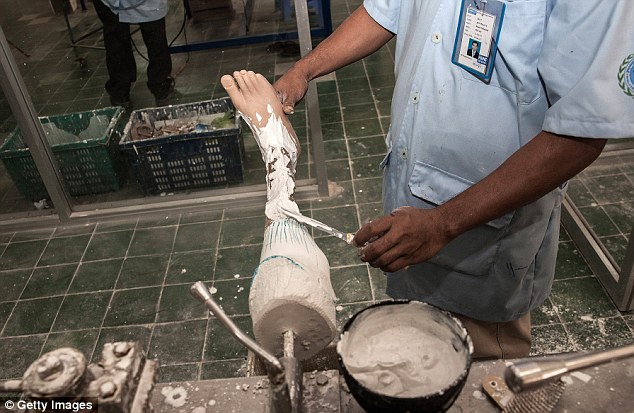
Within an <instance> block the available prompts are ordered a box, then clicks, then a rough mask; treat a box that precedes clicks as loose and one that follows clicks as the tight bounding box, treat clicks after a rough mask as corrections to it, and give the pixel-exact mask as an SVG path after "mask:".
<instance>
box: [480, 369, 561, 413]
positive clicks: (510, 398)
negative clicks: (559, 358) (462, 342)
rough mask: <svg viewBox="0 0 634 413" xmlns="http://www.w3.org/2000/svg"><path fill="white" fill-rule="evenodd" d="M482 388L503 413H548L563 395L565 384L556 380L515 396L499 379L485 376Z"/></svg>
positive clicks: (502, 380)
mask: <svg viewBox="0 0 634 413" xmlns="http://www.w3.org/2000/svg"><path fill="white" fill-rule="evenodd" d="M482 388H483V389H484V392H485V393H486V394H487V395H488V396H489V397H490V398H491V399H492V400H493V401H494V402H495V404H496V405H497V406H498V407H499V408H500V409H501V410H502V412H504V413H549V412H551V411H552V410H553V409H554V408H555V406H556V405H557V402H558V401H559V399H560V398H561V396H562V395H563V393H564V390H565V388H566V384H565V383H564V382H563V381H561V380H556V381H553V382H550V383H547V384H545V385H544V386H542V387H539V388H536V389H534V390H528V391H525V392H521V393H517V394H516V393H513V391H512V390H511V389H509V387H508V386H507V385H506V383H505V382H504V379H502V378H501V377H498V376H487V377H485V378H484V381H483V382H482Z"/></svg>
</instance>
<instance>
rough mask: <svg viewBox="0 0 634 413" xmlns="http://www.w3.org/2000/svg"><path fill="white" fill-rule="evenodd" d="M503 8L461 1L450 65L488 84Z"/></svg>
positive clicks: (481, 0) (484, 0)
mask: <svg viewBox="0 0 634 413" xmlns="http://www.w3.org/2000/svg"><path fill="white" fill-rule="evenodd" d="M505 9H506V4H504V3H502V2H501V1H497V0H462V5H461V9H460V21H459V23H458V29H457V31H456V41H455V43H454V47H453V54H452V57H451V62H452V63H453V64H455V65H458V66H460V67H461V68H463V69H465V70H466V71H468V72H470V73H472V74H474V75H475V76H477V77H478V78H480V79H482V80H484V81H485V82H488V81H489V80H491V74H492V73H493V63H494V62H495V55H496V53H497V46H498V39H499V38H500V31H501V30H502V21H503V20H504V10H505Z"/></svg>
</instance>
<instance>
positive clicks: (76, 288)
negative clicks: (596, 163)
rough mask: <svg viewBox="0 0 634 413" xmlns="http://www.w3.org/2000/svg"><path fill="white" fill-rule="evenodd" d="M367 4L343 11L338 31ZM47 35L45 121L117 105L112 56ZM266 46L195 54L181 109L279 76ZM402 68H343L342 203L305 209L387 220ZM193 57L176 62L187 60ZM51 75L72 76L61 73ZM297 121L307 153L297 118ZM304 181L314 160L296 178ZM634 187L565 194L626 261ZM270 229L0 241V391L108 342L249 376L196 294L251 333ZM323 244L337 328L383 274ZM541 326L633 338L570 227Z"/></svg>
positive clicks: (42, 87)
mask: <svg viewBox="0 0 634 413" xmlns="http://www.w3.org/2000/svg"><path fill="white" fill-rule="evenodd" d="M358 3H359V1H358V0H354V1H351V0H347V1H346V0H333V1H332V5H333V20H334V22H335V24H337V23H338V22H340V21H341V19H342V18H343V17H345V15H347V14H348V13H349V10H350V8H351V7H353V5H354V4H358ZM32 14H33V15H29V16H30V17H32V19H31V20H30V21H40V20H38V19H40V18H41V17H42V16H40V14H39V13H35V12H34V13H32ZM35 14H37V16H35ZM42 14H45V13H42ZM29 16H25V18H26V17H29ZM14 20H17V19H14ZM5 23H6V21H5V20H2V27H3V30H4V31H5V34H6V35H7V36H8V37H11V36H12V35H13V36H14V38H18V39H19V38H21V37H20V33H21V30H28V29H27V28H21V26H19V25H16V26H15V27H14V25H11V24H7V25H6V26H5ZM33 24H36V23H33ZM37 24H45V23H41V22H40V23H37ZM93 24H94V22H93ZM86 26H87V27H92V25H90V24H88V23H86ZM10 28H14V29H15V30H13V31H12V30H9V29H10ZM22 33H23V32H22ZM37 33H38V35H37V36H33V35H30V36H29V37H28V38H35V39H36V40H37V41H38V42H41V43H42V44H46V42H47V41H48V39H51V40H50V42H52V43H53V47H49V48H48V49H46V47H44V46H42V47H41V50H40V49H38V53H39V52H41V53H42V54H43V58H42V59H41V60H39V61H37V62H35V63H34V62H31V63H29V64H26V67H25V68H24V73H23V76H25V81H27V83H31V82H33V83H32V84H30V88H32V90H33V91H34V92H33V93H34V101H35V102H36V106H37V107H38V108H40V111H41V113H63V112H65V111H67V112H69V111H77V110H86V109H90V108H93V107H100V106H104V105H107V102H106V99H107V98H105V97H104V95H103V90H102V83H103V81H104V79H105V71H104V69H103V66H99V65H97V66H96V68H95V66H93V65H91V64H90V62H93V61H101V60H102V59H103V57H102V56H101V53H102V51H90V50H89V51H86V52H84V51H82V53H85V55H87V56H88V59H89V60H88V61H89V67H90V68H91V69H90V70H91V72H90V76H87V75H85V73H84V75H85V76H84V75H82V74H81V73H83V72H82V71H83V70H84V69H80V68H78V66H77V62H75V61H74V59H73V56H72V53H73V52H72V51H71V50H69V48H68V46H67V45H66V44H65V43H64V42H63V41H62V40H63V39H64V37H65V36H66V33H65V32H64V30H63V28H62V29H59V27H58V28H57V31H52V32H48V33H40V32H39V31H37ZM265 46H266V45H249V46H241V47H235V48H231V49H224V50H209V51H204V52H198V53H192V54H191V56H189V57H188V58H189V61H188V62H187V65H186V68H185V69H184V70H183V71H182V72H181V74H180V75H179V77H178V79H177V88H178V91H179V93H180V95H179V96H178V99H180V100H181V101H182V102H194V101H197V100H200V99H207V98H210V97H218V96H222V95H224V93H223V92H222V90H220V88H219V86H218V85H217V80H218V77H219V75H220V74H222V73H225V72H228V71H232V70H234V69H239V68H242V67H244V66H245V65H246V66H248V68H251V69H253V70H256V71H260V72H263V73H264V74H266V75H267V76H269V77H270V78H271V79H272V78H273V77H274V76H275V74H276V73H275V67H276V65H278V64H282V63H288V62H289V61H292V60H293V58H280V57H279V56H277V55H271V54H269V53H267V52H266V51H265V50H264V49H265ZM43 50H50V51H49V52H44V51H43ZM34 53H35V51H34ZM392 56H393V50H392V48H391V46H388V47H386V48H384V49H383V50H381V51H379V52H378V53H376V54H375V55H373V56H371V57H369V58H367V59H365V60H364V61H362V62H359V63H355V64H353V65H351V66H349V67H347V68H344V69H342V70H339V71H338V72H337V74H336V80H329V81H326V82H322V83H319V85H318V91H319V97H320V105H321V117H322V122H323V125H322V127H323V133H324V140H325V150H326V158H327V159H328V161H327V166H328V175H329V179H330V180H331V181H334V182H335V183H336V184H337V186H338V189H339V192H338V193H337V194H336V195H335V196H333V197H332V198H328V199H315V200H311V201H305V202H303V203H301V205H300V208H301V209H302V211H304V212H305V213H307V214H310V215H312V216H313V217H315V218H317V219H320V220H323V221H326V222H328V223H330V224H332V225H333V226H335V227H338V228H341V229H347V230H351V231H352V230H355V229H356V228H358V226H359V225H360V224H361V223H362V222H364V221H366V220H367V219H369V218H371V217H375V216H376V215H378V214H380V210H381V206H380V198H381V176H380V173H379V171H378V168H377V164H378V162H379V161H380V159H381V157H382V155H383V153H384V144H383V136H384V133H385V131H386V128H387V125H388V122H389V104H390V102H389V101H390V97H391V92H392V88H393V74H392V67H391V64H392ZM62 57H63V59H62V60H61V61H60V58H62ZM18 58H19V53H17V52H16V59H18ZM186 58H187V57H186V56H176V57H175V59H176V60H178V61H180V62H181V63H184V61H185V59H186ZM64 59H65V60H64ZM93 59H94V60H93ZM53 65H55V66H56V67H59V66H63V67H64V68H65V70H66V71H55V70H52V69H51V66H53ZM175 66H178V63H175ZM142 69H143V68H142V67H139V70H140V71H141V72H142V71H143V70H142ZM63 73H66V75H65V77H64V75H63ZM142 76H143V75H142V74H140V81H139V82H137V84H136V86H135V89H134V91H133V98H134V99H135V102H138V104H143V102H144V99H148V101H147V102H146V103H149V104H151V103H152V102H151V101H150V100H149V99H151V96H150V95H149V93H148V92H147V90H146V88H145V86H144V82H143V81H142V80H141V78H142ZM62 77H64V78H63V79H62ZM69 82H70V83H73V84H75V83H77V85H75V88H79V87H81V91H80V93H79V94H77V93H74V94H71V93H70V92H67V91H66V89H67V88H66V86H69V87H70V84H69ZM80 83H81V85H79V84H80ZM30 90H31V89H30ZM64 96H66V98H65V99H64ZM3 110H4V109H3ZM6 118H7V120H5V121H4V122H5V123H4V124H3V126H2V130H1V131H0V132H2V133H6V132H8V131H10V130H11V129H12V126H11V125H10V122H11V119H9V116H8V115H7V116H6ZM3 119H4V118H3ZM292 122H293V124H294V126H295V127H296V129H297V131H298V133H299V135H300V137H302V141H303V142H304V144H305V145H306V146H308V145H307V137H306V136H307V132H306V124H305V114H304V113H303V111H301V110H300V111H299V112H298V114H296V115H294V116H293V117H292ZM245 139H246V141H245V144H246V145H247V159H246V165H245V168H246V170H247V174H251V175H252V176H253V177H254V179H255V178H258V179H261V177H262V172H261V168H262V166H261V158H260V155H259V152H258V150H257V147H256V146H255V144H254V142H253V140H252V139H251V138H250V137H249V136H248V134H247V135H245ZM309 152H310V151H309V150H306V151H305V152H304V156H306V157H308V156H309ZM305 159H306V158H305ZM300 163H301V162H300ZM599 169H600V168H599ZM309 173H310V172H309V167H308V163H307V161H306V160H304V161H303V163H301V165H300V168H298V177H300V178H301V177H306V176H308V174H309ZM604 181H605V182H604ZM606 188H609V189H606ZM633 188H634V177H633V170H632V163H631V162H629V163H628V162H623V166H619V170H618V171H617V172H616V173H615V172H614V171H613V170H607V169H606V168H603V169H602V170H601V171H600V170H589V171H586V172H585V173H584V174H582V175H581V176H580V177H578V178H576V179H575V180H573V181H572V182H571V191H570V192H571V195H572V196H573V198H574V200H575V202H577V203H578V205H579V206H580V207H581V208H582V210H583V211H584V214H585V215H586V216H588V217H595V218H596V219H595V220H593V221H592V222H593V223H594V224H593V225H594V226H595V230H596V231H597V232H598V233H600V235H601V236H603V237H606V241H608V243H609V244H611V245H617V246H618V247H617V248H615V255H616V256H619V251H622V247H621V246H622V245H624V242H625V239H626V238H627V237H628V236H629V232H628V229H630V228H632V224H633V223H634V214H633V212H632V209H633V208H632V205H633V202H634V189H633ZM617 194H618V198H614V197H615V196H617ZM263 225H264V213H263V208H261V207H253V208H243V209H235V208H233V209H225V210H219V211H209V212H204V213H188V214H173V215H162V216H156V217H148V218H141V219H133V220H129V221H120V222H102V223H98V224H96V225H87V226H75V227H68V228H64V227H59V228H55V229H46V230H32V231H24V232H16V233H5V234H0V254H1V255H0V285H1V287H0V291H2V295H0V348H2V350H3V351H2V353H1V354H0V379H7V378H16V377H19V376H20V375H21V374H22V372H23V371H24V369H25V368H26V367H27V366H28V365H29V364H30V363H31V362H32V361H33V360H34V359H36V358H37V357H38V356H39V355H41V354H42V353H43V352H46V351H48V350H50V349H53V348H57V347H62V346H73V347H77V348H78V349H80V350H81V351H83V352H84V353H85V354H86V355H87V357H88V358H89V359H92V360H95V359H96V358H98V356H99V352H100V350H101V348H102V345H103V343H105V342H108V341H114V340H128V339H133V340H138V341H140V342H141V343H143V345H144V346H145V348H146V349H147V352H148V354H149V356H150V357H151V358H157V359H159V360H160V364H161V367H160V372H159V380H161V381H171V380H196V379H209V378H218V377H230V376H239V375H242V374H244V369H245V356H246V350H245V349H244V348H243V347H241V346H240V345H238V344H237V343H236V342H235V340H234V339H233V338H231V337H230V335H229V334H228V333H227V332H226V331H225V330H224V328H223V327H222V326H220V325H219V324H218V322H217V321H215V320H214V319H213V318H210V317H209V316H208V315H207V314H206V312H205V311H204V309H203V307H202V305H201V304H200V303H199V302H197V301H195V300H194V299H193V298H192V297H191V296H190V294H189V292H188V288H189V286H190V285H191V284H192V283H193V282H195V281H198V280H203V281H206V282H208V284H209V285H210V286H213V287H215V288H216V289H217V293H216V294H215V297H216V299H217V301H218V302H219V303H221V305H222V306H223V308H224V310H225V311H226V312H227V313H228V314H229V315H230V317H232V318H233V320H234V321H235V322H236V323H237V324H238V325H239V326H241V327H242V328H243V329H244V330H246V331H250V330H251V327H250V317H249V314H248V302H247V299H248V294H249V286H250V278H251V275H252V273H253V270H254V269H255V267H256V265H257V264H258V261H259V254H260V250H261V247H262V239H263ZM314 236H315V238H316V241H317V243H318V245H319V246H320V247H321V249H322V250H323V251H324V252H325V254H326V256H327V257H328V259H329V262H330V265H331V279H332V284H333V286H334V289H335V292H336V293H337V297H338V300H339V301H338V303H337V304H338V311H337V322H338V324H339V326H341V325H342V323H344V322H345V321H346V320H347V319H348V318H349V317H350V315H352V314H354V313H355V312H356V311H358V310H359V309H361V308H363V307H365V306H367V305H369V304H371V303H373V302H376V301H378V300H382V299H385V298H386V296H385V294H384V284H385V278H384V276H383V275H382V274H381V273H380V271H377V270H375V269H372V268H370V267H368V266H366V265H365V264H361V263H360V262H359V261H358V258H357V256H356V250H355V249H353V248H350V247H344V246H342V244H341V242H340V241H339V240H336V239H333V238H328V237H324V236H322V235H321V234H318V233H315V234H314ZM612 239H614V242H612ZM533 316H534V317H533V322H534V327H533V332H534V338H535V345H534V348H533V354H545V353H554V352H562V351H571V350H581V349H590V348H603V347H607V346H617V345H622V344H626V343H631V342H632V341H634V315H633V314H624V313H620V312H619V311H618V310H617V309H616V307H615V306H614V305H613V304H612V302H611V300H610V299H609V297H608V296H607V295H606V293H605V292H604V290H603V288H602V287H601V285H600V284H599V283H598V281H597V280H596V278H595V277H594V276H593V274H592V273H591V271H590V269H589V267H588V266H587V265H586V263H585V261H584V259H583V257H581V256H580V254H579V252H578V250H577V249H576V247H575V244H574V242H573V241H572V240H571V239H570V238H569V237H568V236H567V234H566V232H565V231H562V236H561V243H560V255H559V258H558V265H557V275H556V280H555V283H554V286H553V293H552V295H551V297H550V298H549V299H548V301H547V302H546V303H545V304H544V306H543V307H542V308H541V309H540V310H539V311H536V312H535V313H534V314H533Z"/></svg>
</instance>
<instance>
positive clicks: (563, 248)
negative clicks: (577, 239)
mask: <svg viewBox="0 0 634 413" xmlns="http://www.w3.org/2000/svg"><path fill="white" fill-rule="evenodd" d="M588 275H592V270H590V267H589V266H588V264H587V263H586V262H585V260H584V259H583V257H582V256H581V253H580V252H579V250H578V249H577V247H576V245H575V243H574V242H572V241H567V242H560V243H559V249H558V250H557V263H556V267H555V279H564V278H573V277H584V276H588Z"/></svg>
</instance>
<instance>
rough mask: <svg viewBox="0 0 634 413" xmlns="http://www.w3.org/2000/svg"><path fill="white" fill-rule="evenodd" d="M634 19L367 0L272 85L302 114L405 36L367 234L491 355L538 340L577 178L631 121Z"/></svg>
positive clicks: (479, 351)
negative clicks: (323, 86) (335, 74)
mask: <svg viewBox="0 0 634 413" xmlns="http://www.w3.org/2000/svg"><path fill="white" fill-rule="evenodd" d="M504 6H505V8H504ZM476 18H477V19H479V20H478V23H477V24H479V26H478V28H479V29H480V32H474V31H473V27H474V26H475V23H474V22H475V20H473V19H476ZM469 19H472V20H469ZM472 23H473V24H472ZM632 27H634V8H632V7H631V5H630V4H629V1H628V0H620V1H618V0H614V1H609V2H579V1H574V0H532V1H513V2H510V1H509V2H504V3H501V2H497V1H494V0H489V1H487V2H485V1H483V0H471V1H469V0H465V1H464V2H461V1H460V0H426V1H398V0H365V2H364V4H363V5H362V6H360V7H359V8H358V9H357V10H356V11H354V12H353V13H352V14H351V15H350V16H349V17H348V18H347V19H346V20H345V21H344V22H343V23H342V24H341V25H340V27H338V29H337V30H336V31H335V32H334V33H333V34H332V35H331V36H329V37H328V38H327V39H325V40H324V41H323V42H322V43H321V44H319V45H318V46H317V47H316V48H315V50H313V51H312V52H311V53H310V54H308V55H307V56H305V57H304V58H303V59H301V60H300V61H298V62H297V63H295V65H294V66H293V67H292V68H291V69H289V71H288V72H287V73H286V74H285V75H284V76H283V77H282V78H280V79H279V80H278V82H277V83H276V84H275V85H274V87H275V89H276V91H277V93H278V96H279V97H280V100H281V101H282V103H283V105H284V110H285V112H286V113H292V112H293V107H294V104H295V103H296V102H297V101H299V100H300V99H302V97H303V95H304V93H305V92H306V90H307V83H308V82H309V81H310V80H312V79H315V78H317V77H319V76H321V75H324V74H326V73H329V72H332V71H334V70H336V69H338V68H341V67H342V66H345V65H347V64H349V63H352V62H355V61H357V60H359V59H361V58H364V57H365V56H368V55H369V54H371V53H373V52H374V51H376V50H378V49H379V48H380V47H381V46H383V45H385V44H386V43H387V42H388V41H390V40H391V39H392V38H393V37H394V36H396V42H395V45H394V47H395V49H396V52H395V53H396V54H395V65H396V67H395V74H396V84H395V89H394V95H393V100H392V111H391V126H390V129H389V131H388V134H387V138H386V143H387V148H388V153H387V156H386V157H385V159H384V161H383V162H382V163H381V168H383V171H384V185H383V203H384V212H385V214H386V215H385V216H382V217H379V218H377V219H375V220H373V221H371V222H369V223H367V224H365V225H364V226H363V227H362V228H361V229H360V230H359V231H358V232H357V234H356V237H355V242H356V243H357V245H358V246H359V247H360V250H359V255H360V257H361V260H362V261H365V262H368V263H370V265H372V266H373V267H377V268H381V269H382V270H384V271H385V272H387V273H388V275H387V293H388V294H389V295H390V296H391V297H394V298H404V299H415V300H421V301H425V302H428V303H431V304H433V305H436V306H438V307H440V308H442V309H445V310H448V311H451V312H453V313H455V314H457V315H458V317H459V318H460V319H461V320H462V321H463V323H464V324H465V326H466V328H467V330H468V331H469V333H470V335H471V336H472V339H473V340H474V345H475V356H476V357H478V358H512V357H522V356H526V355H528V354H529V351H530V343H531V335H530V326H531V324H530V311H531V310H534V309H536V308H537V307H539V306H540V305H541V304H542V303H543V302H544V300H545V299H546V297H547V295H548V293H549V292H550V288H551V285H552V281H553V277H554V271H555V259H556V254H557V246H558V236H559V225H560V208H561V202H562V198H563V196H564V193H565V191H566V185H567V180H569V179H570V178H572V177H573V176H575V175H576V174H577V173H579V172H580V171H582V170H583V169H584V168H585V167H586V166H588V165H589V164H590V163H592V162H593V161H594V160H595V159H596V158H597V157H598V156H599V154H600V153H601V151H602V150H603V148H604V145H605V144H606V140H607V139H611V138H624V137H631V136H632V134H633V131H634V98H633V95H634V84H632V82H633V78H634V63H633V61H634V36H631V28H632ZM498 29H499V30H498ZM471 40H477V41H478V42H480V44H481V45H482V46H481V47H480V50H479V54H480V56H479V58H478V59H477V60H476V59H474V58H473V57H469V56H467V55H466V50H467V48H468V45H469V42H470V41H471ZM487 44H488V47H485V45H487ZM496 49H497V50H496Z"/></svg>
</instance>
